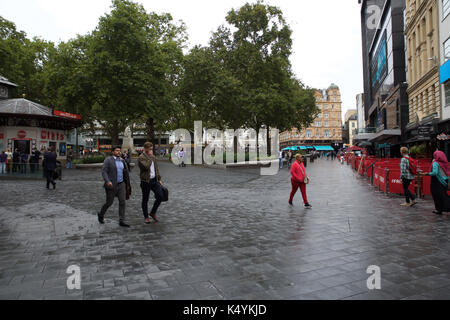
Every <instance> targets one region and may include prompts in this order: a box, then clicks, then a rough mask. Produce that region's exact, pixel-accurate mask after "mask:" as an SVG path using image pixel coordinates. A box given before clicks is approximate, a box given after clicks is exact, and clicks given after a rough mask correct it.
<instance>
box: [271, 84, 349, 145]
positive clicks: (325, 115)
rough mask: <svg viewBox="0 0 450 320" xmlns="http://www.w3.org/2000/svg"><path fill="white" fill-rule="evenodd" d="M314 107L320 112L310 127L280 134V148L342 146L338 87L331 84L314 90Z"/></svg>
mask: <svg viewBox="0 0 450 320" xmlns="http://www.w3.org/2000/svg"><path fill="white" fill-rule="evenodd" d="M314 96H315V98H316V105H317V107H318V108H319V110H320V112H319V115H318V116H317V118H316V119H314V121H313V123H312V124H311V125H310V127H308V128H306V129H303V130H301V131H299V130H297V129H296V128H293V129H292V130H291V131H285V132H281V133H280V138H279V139H280V147H281V148H285V147H289V146H305V145H308V146H312V145H318V146H320V145H327V146H330V145H331V146H333V147H338V146H341V145H342V114H341V108H342V101H341V93H340V90H339V87H338V86H336V85H335V84H331V85H330V87H328V89H324V90H316V91H315V93H314Z"/></svg>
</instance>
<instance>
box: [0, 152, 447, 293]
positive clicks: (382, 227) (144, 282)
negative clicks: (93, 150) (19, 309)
mask: <svg viewBox="0 0 450 320" xmlns="http://www.w3.org/2000/svg"><path fill="white" fill-rule="evenodd" d="M160 169H161V173H162V176H163V180H164V182H165V185H166V186H167V187H168V188H169V190H170V191H171V201H169V202H167V203H163V204H162V205H161V207H160V209H159V211H158V215H159V217H160V220H161V222H160V223H158V224H151V225H148V226H147V225H144V224H143V219H142V214H141V209H140V206H141V204H140V192H139V177H138V173H139V172H138V170H134V171H133V172H132V174H131V179H132V183H133V185H134V186H135V187H134V188H133V195H132V198H131V200H130V201H128V202H127V221H128V222H129V223H130V224H131V225H132V228H130V229H127V230H124V229H122V228H120V227H119V226H118V225H117V218H118V206H117V201H116V202H115V203H114V205H113V207H112V208H110V210H109V211H108V213H107V215H106V224H105V225H99V224H98V221H97V217H96V212H97V211H98V210H99V208H100V207H101V205H102V204H103V201H104V197H105V195H104V190H103V189H102V182H101V174H100V171H98V170H97V171H95V170H94V171H89V172H87V171H80V170H64V174H63V176H64V180H63V181H61V182H60V183H59V187H58V189H57V190H56V192H52V191H51V190H50V191H51V192H48V190H44V189H45V187H44V185H45V182H42V181H12V180H8V181H3V180H2V186H4V187H5V188H7V189H8V190H10V196H8V197H7V198H6V199H2V201H1V202H2V206H1V207H0V298H2V297H5V299H8V298H11V299H26V298H29V299H58V300H62V299H150V298H155V299H202V298H203V299H232V298H241V299H243V300H251V299H414V298H415V297H417V298H425V299H432V298H438V299H445V298H448V297H449V295H450V276H449V275H450V254H449V252H450V242H449V236H448V234H449V233H448V231H449V223H450V219H449V218H448V217H447V215H445V216H443V217H436V216H435V215H434V214H433V213H432V212H431V211H432V210H433V203H432V202H431V201H430V200H420V201H419V203H418V204H417V205H416V206H415V207H414V208H406V209H405V208H403V207H400V206H399V205H400V203H401V202H402V201H403V199H402V198H401V197H399V196H389V197H386V196H385V195H384V194H383V193H380V192H375V191H374V190H373V188H372V187H370V186H368V183H367V180H365V179H360V178H355V175H354V173H353V171H352V170H351V169H350V168H349V167H348V166H342V165H340V164H339V163H337V162H332V161H326V160H319V161H316V162H315V163H313V164H308V167H307V171H308V174H309V175H310V176H311V177H312V178H313V179H312V182H311V183H310V184H309V185H308V186H307V192H308V197H309V199H310V201H311V203H312V204H313V206H314V207H313V209H312V210H305V209H304V208H303V206H302V205H301V200H300V195H296V198H295V199H294V201H295V203H294V206H293V207H291V206H289V205H288V204H287V197H288V195H289V192H290V183H289V179H290V174H289V171H288V170H287V169H283V170H281V171H280V172H279V173H278V174H277V175H276V176H260V175H259V172H258V171H256V170H251V169H246V170H214V169H206V168H201V167H187V168H183V169H181V168H178V167H174V166H172V165H171V164H168V163H161V165H160ZM321 181H327V183H326V184H324V183H320V182H321ZM336 186H339V188H338V189H337V188H336ZM86 190H89V192H87V191H86ZM336 191H338V192H336ZM24 192H25V193H26V194H27V203H24V202H23V199H22V197H21V196H20V194H23V193H24ZM324 194H326V195H327V196H326V197H324V196H323V195H324ZM151 201H153V199H151ZM150 205H151V204H150ZM25 222H26V223H25ZM71 264H77V265H79V266H80V267H81V276H82V282H81V285H82V290H81V291H79V292H78V293H74V292H68V291H67V288H64V286H65V283H66V280H67V277H68V276H69V275H68V274H66V269H67V267H68V266H69V265H71ZM370 265H378V266H380V268H381V277H382V290H375V291H368V290H367V286H366V283H365V282H366V280H367V278H368V277H369V275H368V274H367V273H366V269H367V267H368V266H370Z"/></svg>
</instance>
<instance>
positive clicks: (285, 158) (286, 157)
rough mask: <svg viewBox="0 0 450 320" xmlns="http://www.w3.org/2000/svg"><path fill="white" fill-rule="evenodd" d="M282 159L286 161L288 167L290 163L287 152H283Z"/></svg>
mask: <svg viewBox="0 0 450 320" xmlns="http://www.w3.org/2000/svg"><path fill="white" fill-rule="evenodd" d="M284 160H285V161H286V163H287V165H288V168H290V167H291V166H290V164H289V152H285V153H284Z"/></svg>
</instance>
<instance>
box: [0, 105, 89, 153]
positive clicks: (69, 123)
mask: <svg viewBox="0 0 450 320" xmlns="http://www.w3.org/2000/svg"><path fill="white" fill-rule="evenodd" d="M71 116H76V115H71ZM78 126H81V117H79V116H76V117H75V118H74V117H68V116H65V115H56V114H55V112H54V110H52V109H51V108H48V107H45V106H42V105H39V104H37V103H34V102H32V101H29V100H26V99H6V100H1V101H0V152H1V151H2V150H5V151H7V150H8V149H9V150H11V151H12V152H13V151H14V150H16V149H17V150H18V152H19V153H20V154H27V155H31V154H32V153H33V150H38V151H40V152H41V153H42V152H44V151H45V150H48V149H49V148H50V147H53V148H54V150H55V152H56V154H57V158H58V160H60V161H61V160H63V161H64V160H65V159H66V157H67V136H68V133H69V131H70V130H72V129H73V128H74V127H78Z"/></svg>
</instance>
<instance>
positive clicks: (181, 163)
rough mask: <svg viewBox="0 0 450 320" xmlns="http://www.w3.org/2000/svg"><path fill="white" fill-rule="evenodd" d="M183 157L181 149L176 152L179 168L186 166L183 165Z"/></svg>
mask: <svg viewBox="0 0 450 320" xmlns="http://www.w3.org/2000/svg"><path fill="white" fill-rule="evenodd" d="M184 155H185V153H184V149H183V148H181V150H180V151H178V159H179V160H180V161H179V162H180V164H179V165H178V166H179V167H180V166H181V167H186V164H185V163H184Z"/></svg>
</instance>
